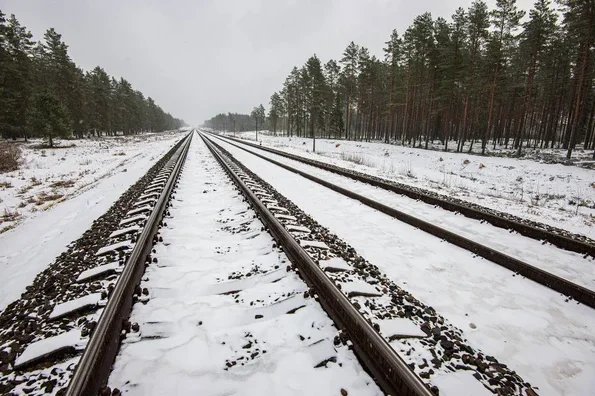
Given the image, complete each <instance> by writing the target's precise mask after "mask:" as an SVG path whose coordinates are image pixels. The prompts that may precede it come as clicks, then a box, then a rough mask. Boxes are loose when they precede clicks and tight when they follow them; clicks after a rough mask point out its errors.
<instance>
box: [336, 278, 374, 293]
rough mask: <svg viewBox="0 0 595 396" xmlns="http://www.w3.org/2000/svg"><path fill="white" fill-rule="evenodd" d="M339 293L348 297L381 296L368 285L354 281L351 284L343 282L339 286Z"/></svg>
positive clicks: (357, 280)
mask: <svg viewBox="0 0 595 396" xmlns="http://www.w3.org/2000/svg"><path fill="white" fill-rule="evenodd" d="M341 291H342V292H343V293H345V295H346V296H348V297H355V296H366V297H373V296H381V295H382V293H380V292H379V291H378V290H376V288H375V287H374V286H372V285H370V284H369V283H366V282H364V281H362V280H359V279H356V280H354V281H353V282H348V283H347V282H345V283H342V284H341Z"/></svg>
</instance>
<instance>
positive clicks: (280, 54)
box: [0, 0, 533, 124]
mask: <svg viewBox="0 0 595 396" xmlns="http://www.w3.org/2000/svg"><path fill="white" fill-rule="evenodd" d="M517 3H518V4H519V7H520V8H523V9H525V10H528V9H529V8H530V7H531V5H532V3H533V0H518V1H517ZM470 4H471V0H442V1H441V0H253V1H252V0H250V1H249V0H202V1H200V0H199V1H192V0H169V1H160V0H150V1H140V0H136V1H135V0H103V1H89V0H63V1H52V0H0V9H1V10H2V12H4V13H5V14H11V13H14V14H15V15H16V16H17V19H18V20H19V21H20V22H21V23H22V24H23V25H25V26H26V27H27V28H28V29H29V30H31V32H32V33H33V35H34V36H35V39H37V40H39V39H41V37H42V36H43V33H44V31H45V30H46V29H47V28H49V27H53V28H55V29H56V31H58V32H59V33H61V34H62V36H63V39H64V41H65V42H66V43H67V44H68V45H69V48H70V55H71V57H72V58H73V59H74V61H75V62H76V63H77V64H78V65H79V66H81V67H82V68H83V69H85V70H88V69H91V68H93V67H94V66H96V65H99V66H102V67H103V68H104V69H105V70H106V71H107V72H108V73H109V74H111V75H113V76H116V77H124V78H126V79H128V80H129V81H130V82H131V83H132V85H133V87H135V88H136V89H138V90H140V91H142V92H143V93H144V94H145V95H148V96H151V97H153V98H154V99H155V101H156V102H157V103H158V104H160V105H161V106H162V107H163V108H164V110H166V111H169V112H170V113H172V115H174V116H176V117H180V118H183V119H184V120H186V121H187V122H189V123H194V124H197V123H201V122H202V121H204V119H205V118H209V117H211V116H213V115H215V114H216V113H219V112H227V111H232V112H241V113H248V112H250V110H251V109H252V107H254V106H255V105H258V104H259V103H263V104H264V105H265V107H267V106H268V102H269V97H270V95H271V94H272V93H273V91H275V90H277V89H280V87H281V85H282V83H283V81H284V79H285V77H286V75H287V74H288V73H289V71H290V70H291V68H292V67H293V66H296V65H301V64H303V63H304V62H305V61H306V59H307V58H308V57H309V56H310V55H312V54H313V53H316V54H317V55H318V56H319V57H320V58H321V59H322V61H324V62H326V61H327V60H328V59H330V58H334V59H338V58H340V56H341V53H342V52H343V50H344V48H345V47H346V46H347V44H348V43H349V42H350V41H352V40H353V41H355V42H356V43H357V44H359V45H363V46H366V47H368V48H369V49H370V51H371V53H372V54H375V55H377V56H381V53H382V46H383V45H384V42H385V41H386V40H387V39H388V37H389V35H390V32H391V31H392V29H393V28H396V29H397V30H398V31H399V33H402V32H403V31H404V30H405V29H406V28H407V26H409V24H410V23H411V22H412V21H413V18H414V17H415V16H417V15H419V14H421V13H423V12H425V11H430V12H431V13H432V15H433V16H434V17H437V16H443V17H446V18H447V19H448V18H449V17H450V15H452V14H453V12H454V10H455V9H456V8H457V7H459V6H462V7H465V8H466V7H468V6H469V5H470ZM488 4H490V7H491V6H492V5H493V4H495V0H489V1H488Z"/></svg>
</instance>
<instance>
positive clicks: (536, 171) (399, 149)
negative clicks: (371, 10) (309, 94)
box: [236, 132, 595, 238]
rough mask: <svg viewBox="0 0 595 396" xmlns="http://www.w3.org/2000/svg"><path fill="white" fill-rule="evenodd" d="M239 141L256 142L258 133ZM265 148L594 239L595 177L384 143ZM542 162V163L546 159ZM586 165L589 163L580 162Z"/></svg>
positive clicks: (293, 141)
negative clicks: (314, 149)
mask: <svg viewBox="0 0 595 396" xmlns="http://www.w3.org/2000/svg"><path fill="white" fill-rule="evenodd" d="M236 136H241V137H243V138H247V139H251V140H254V138H255V133H254V132H243V133H238V134H236ZM258 137H259V140H261V141H262V144H263V145H266V146H270V147H273V148H276V149H280V150H285V151H287V152H289V153H292V154H297V155H302V156H305V157H307V158H312V159H315V160H318V161H323V162H327V163H330V164H334V165H337V166H341V167H344V168H348V169H354V170H357V171H359V172H363V173H368V174H371V175H375V176H379V177H383V178H386V179H390V180H395V181H398V182H400V183H404V184H408V185H412V186H416V187H420V188H425V189H428V190H432V191H435V192H438V193H441V194H446V195H450V196H453V197H456V198H459V199H463V200H467V201H470V202H473V203H476V204H479V205H483V206H486V207H489V208H492V209H495V210H500V211H503V212H508V213H511V214H514V215H517V216H519V217H523V218H527V219H530V220H534V221H539V222H543V223H546V224H550V225H552V226H556V227H560V228H563V229H566V230H568V231H571V232H575V233H579V234H583V235H587V236H589V237H591V238H595V171H594V170H593V169H587V168H582V167H578V166H572V165H563V164H559V163H558V164H552V163H546V162H537V161H534V160H530V159H517V158H503V157H485V156H478V155H470V154H467V153H452V152H448V153H445V152H440V151H432V150H424V149H416V148H409V147H403V146H395V145H387V144H384V143H377V142H375V143H366V142H354V141H345V140H328V139H317V140H316V153H312V139H305V138H295V137H292V138H287V137H276V136H270V135H267V134H263V133H259V134H258ZM542 159H543V157H542ZM582 163H586V161H582Z"/></svg>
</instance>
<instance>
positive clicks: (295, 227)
mask: <svg viewBox="0 0 595 396" xmlns="http://www.w3.org/2000/svg"><path fill="white" fill-rule="evenodd" d="M285 228H287V231H293V232H306V233H310V232H311V231H310V229H309V228H308V227H304V226H298V225H293V224H286V225H285Z"/></svg>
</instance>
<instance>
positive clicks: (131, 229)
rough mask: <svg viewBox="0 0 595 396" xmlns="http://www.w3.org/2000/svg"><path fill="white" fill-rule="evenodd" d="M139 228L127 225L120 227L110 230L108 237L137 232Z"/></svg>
mask: <svg viewBox="0 0 595 396" xmlns="http://www.w3.org/2000/svg"><path fill="white" fill-rule="evenodd" d="M140 230H141V228H140V227H139V226H131V227H127V228H122V229H119V230H116V231H114V232H112V233H111V234H110V236H109V237H110V238H115V237H119V236H121V235H126V234H131V233H135V232H139V231H140Z"/></svg>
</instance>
